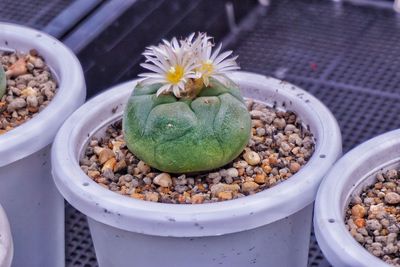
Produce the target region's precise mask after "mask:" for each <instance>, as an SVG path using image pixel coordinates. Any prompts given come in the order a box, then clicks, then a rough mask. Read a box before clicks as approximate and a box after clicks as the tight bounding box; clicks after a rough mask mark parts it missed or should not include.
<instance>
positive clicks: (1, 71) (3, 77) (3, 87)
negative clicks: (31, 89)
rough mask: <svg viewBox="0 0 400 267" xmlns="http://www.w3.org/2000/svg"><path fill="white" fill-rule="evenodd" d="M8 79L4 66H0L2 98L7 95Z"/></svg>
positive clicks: (0, 91)
mask: <svg viewBox="0 0 400 267" xmlns="http://www.w3.org/2000/svg"><path fill="white" fill-rule="evenodd" d="M6 87H7V78H6V73H5V72H4V69H3V66H2V65H1V64H0V98H1V97H2V96H3V95H4V94H5V93H6Z"/></svg>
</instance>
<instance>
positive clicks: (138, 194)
mask: <svg viewBox="0 0 400 267" xmlns="http://www.w3.org/2000/svg"><path fill="white" fill-rule="evenodd" d="M131 197H132V198H136V199H140V200H144V198H145V196H144V195H143V194H140V193H132V194H131Z"/></svg>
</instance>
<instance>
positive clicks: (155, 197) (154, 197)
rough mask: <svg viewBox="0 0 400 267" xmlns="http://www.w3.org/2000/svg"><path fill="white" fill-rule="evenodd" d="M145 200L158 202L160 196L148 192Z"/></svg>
mask: <svg viewBox="0 0 400 267" xmlns="http://www.w3.org/2000/svg"><path fill="white" fill-rule="evenodd" d="M144 199H145V200H147V201H151V202H158V199H159V194H158V193H157V192H146V193H145V194H144Z"/></svg>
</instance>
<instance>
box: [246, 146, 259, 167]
mask: <svg viewBox="0 0 400 267" xmlns="http://www.w3.org/2000/svg"><path fill="white" fill-rule="evenodd" d="M243 158H244V160H245V161H246V162H247V163H248V164H250V165H257V164H258V163H260V161H261V158H260V155H258V154H257V153H256V152H254V151H251V150H248V151H246V152H245V153H244V154H243Z"/></svg>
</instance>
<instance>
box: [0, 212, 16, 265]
mask: <svg viewBox="0 0 400 267" xmlns="http://www.w3.org/2000/svg"><path fill="white" fill-rule="evenodd" d="M12 257H13V242H12V237H11V232H10V224H9V223H8V219H7V216H6V213H5V212H4V210H3V208H2V206H1V205H0V267H10V266H11V260H12Z"/></svg>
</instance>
